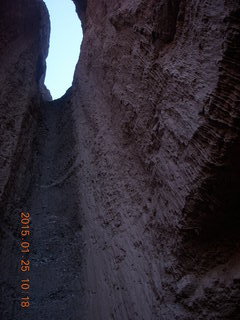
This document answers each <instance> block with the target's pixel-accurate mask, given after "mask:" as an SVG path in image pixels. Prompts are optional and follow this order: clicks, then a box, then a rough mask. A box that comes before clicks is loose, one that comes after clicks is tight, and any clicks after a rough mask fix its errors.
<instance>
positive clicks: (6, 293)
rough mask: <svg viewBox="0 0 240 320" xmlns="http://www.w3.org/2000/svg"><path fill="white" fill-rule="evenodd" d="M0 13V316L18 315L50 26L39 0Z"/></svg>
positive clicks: (9, 4)
mask: <svg viewBox="0 0 240 320" xmlns="http://www.w3.org/2000/svg"><path fill="white" fill-rule="evenodd" d="M0 16H1V18H0V21H1V22H0V61H1V64H0V87H1V89H0V122H1V125H0V145H1V148H0V208H1V218H0V219H1V237H0V246H1V248H0V250H1V251H0V252H1V254H0V256H1V267H0V272H1V280H0V283H1V299H0V318H1V319H14V318H15V316H16V317H17V315H15V314H14V311H13V309H14V306H16V305H18V304H17V303H16V301H18V299H19V290H18V289H19V286H20V284H19V283H20V279H19V278H18V270H19V263H20V262H19V261H20V260H19V259H20V257H18V256H17V255H16V254H17V252H20V249H19V242H18V241H19V211H20V210H22V209H23V208H24V207H25V204H26V197H27V194H28V192H29V188H30V185H31V179H32V155H33V142H34V137H35V134H36V129H37V122H38V118H39V110H40V101H41V95H42V93H41V92H44V90H45V89H44V85H43V81H44V74H45V58H46V56H47V52H48V39H49V30H50V27H49V26H50V25H49V19H48V12H47V9H46V7H45V5H44V4H43V2H42V1H39V0H16V1H1V3H0ZM19 319H20V315H19Z"/></svg>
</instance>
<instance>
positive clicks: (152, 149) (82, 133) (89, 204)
mask: <svg viewBox="0 0 240 320" xmlns="http://www.w3.org/2000/svg"><path fill="white" fill-rule="evenodd" d="M18 2H19V5H20V4H21V3H22V2H21V1H18ZM74 2H75V4H76V10H77V12H78V14H79V17H80V18H81V19H82V24H83V29H84V39H83V44H82V48H81V56H80V60H79V62H78V65H77V68H76V72H75V76H74V81H73V86H72V89H71V90H70V91H69V92H68V93H67V94H66V95H65V96H64V97H63V98H62V99H59V100H57V101H54V102H52V103H46V102H43V101H42V100H41V98H40V92H42V90H43V89H41V88H42V75H43V73H44V63H45V62H44V58H45V56H46V51H47V49H46V48H47V42H48V36H49V35H48V33H47V29H48V27H47V26H48V22H47V18H46V16H45V13H44V9H43V7H42V2H41V1H31V2H27V3H28V4H29V6H30V7H31V8H32V10H33V11H29V10H30V9H29V8H27V7H24V6H21V5H20V7H19V10H18V15H17V16H16V17H15V11H14V13H11V7H12V5H10V4H9V5H6V7H5V11H4V17H5V16H6V17H7V15H9V16H10V17H11V19H12V20H13V21H18V20H19V22H18V23H19V26H22V25H23V27H21V28H20V27H19V28H17V29H16V30H17V31H16V30H15V31H14V32H15V33H14V32H12V31H11V28H10V26H12V25H14V23H11V24H9V25H8V23H9V21H11V20H9V19H8V18H4V19H5V20H4V19H3V20H2V21H3V23H2V24H1V27H0V29H1V30H2V31H3V32H2V31H1V35H0V36H1V37H2V34H3V35H4V37H5V38H4V39H6V40H5V41H7V43H12V49H11V50H10V51H9V52H11V54H12V56H11V57H12V58H11V59H12V60H11V59H10V60H8V59H9V54H8V51H7V48H8V47H7V46H6V45H5V46H4V47H3V48H2V49H1V50H0V53H1V54H2V55H3V57H4V59H5V60H3V61H6V62H4V63H2V66H1V72H0V76H1V79H2V78H3V79H5V78H4V77H8V79H9V80H8V81H7V82H6V81H4V85H3V88H4V90H5V89H6V95H5V96H3V97H1V101H0V103H1V104H2V105H3V107H2V108H1V112H2V113H3V117H5V118H3V119H5V121H6V123H7V121H8V120H9V119H11V117H12V115H14V114H15V113H14V112H16V110H17V111H19V110H23V111H22V114H28V112H27V111H26V110H32V109H33V110H34V111H32V113H30V115H32V114H34V115H35V114H36V116H34V117H33V116H31V117H30V116H29V117H28V118H24V117H21V118H20V120H21V124H22V125H23V127H24V128H25V126H26V128H27V129H25V131H22V130H20V129H19V130H16V129H14V134H12V133H11V132H12V131H11V130H12V129H11V128H12V127H11V126H10V127H5V129H4V134H2V136H1V138H2V139H3V142H4V143H6V144H7V143H9V138H8V135H7V134H9V136H11V139H12V140H11V141H13V143H15V144H16V143H17V141H18V146H17V147H16V146H15V145H14V144H12V145H11V148H12V149H11V150H12V151H11V153H9V154H8V159H9V160H8V161H9V162H6V163H5V166H6V168H8V171H6V170H5V171H3V173H1V179H3V180H1V188H3V190H5V191H4V192H3V195H4V196H3V211H4V217H5V218H4V219H5V220H4V222H2V225H3V227H4V228H3V229H4V232H5V233H4V238H3V239H2V252H1V254H2V256H5V255H6V252H7V250H9V246H10V247H11V246H12V247H14V241H13V240H11V241H12V242H11V241H10V240H9V239H10V234H13V235H14V236H15V237H16V238H17V228H18V227H17V222H16V218H12V217H13V213H14V212H15V213H16V212H17V211H18V210H20V208H23V209H25V210H29V211H30V212H31V214H32V224H33V228H34V229H33V231H34V232H33V236H32V242H33V244H34V250H33V252H32V256H31V259H32V264H33V266H34V267H35V269H34V268H33V270H32V271H31V272H32V273H31V277H32V278H31V279H32V293H31V295H32V302H33V304H32V308H31V310H30V311H29V315H30V318H31V319H35V318H37V316H38V314H39V310H41V312H42V314H41V317H42V318H39V319H55V318H56V319H58V320H59V319H60V320H61V319H66V316H67V317H68V319H74V320H75V319H86V320H102V319H104V320H105V319H117V320H120V319H121V320H122V319H131V320H135V319H138V320H139V319H142V320H148V319H149V320H150V319H164V320H171V319H181V320H182V319H203V318H206V319H236V320H237V319H239V311H240V310H239V302H240V301H239V300H240V265H239V246H240V239H239V234H240V233H239V229H240V219H239V200H238V198H239V194H240V185H239V178H240V170H239V154H240V153H239V151H240V145H239V141H240V140H239V129H240V121H239V120H240V114H239V112H240V111H239V110H240V109H239V101H240V99H239V98H240V97H239V91H240V82H239V74H240V72H239V71H240V70H239V69H240V66H239V56H240V52H239V51H240V44H239V30H240V28H239V18H240V8H239V4H238V1H223V0H220V1H201V2H199V1H195V0H192V1H184V0H182V1H180V0H179V1H170V0H162V1H158V2H156V1H154V0H150V1H149V0H148V1H146V0H141V1H137V0H133V1H129V0H128V1H127V0H124V1H120V2H119V1H113V0H111V1H103V0H100V1H99V0H98V1H97V0H88V1H80V0H75V1H74ZM30 3H31V4H30ZM1 6H2V5H1ZM7 6H8V7H9V8H8V7H7ZM20 12H22V14H20ZM30 12H32V13H31V14H30ZM35 15H36V16H35ZM33 17H34V20H33V21H34V22H32V21H31V19H33ZM36 17H39V19H37V18H36ZM39 21H43V23H40V22H39ZM28 22H29V23H33V24H34V27H33V28H31V31H30V30H29V28H27V29H25V28H24V25H25V24H26V23H28ZM42 28H43V29H42ZM6 30H8V31H6ZM41 30H45V31H43V32H40V31H41ZM10 31H11V32H10ZM40 35H42V37H40ZM14 39H15V40H14ZM16 39H19V43H18V42H16V41H17V40H16ZM29 39H30V40H29ZM2 43H3V42H2ZM21 48H22V49H21ZM20 49H21V50H23V52H25V54H22V55H20V53H19V52H20V51H19V50H20ZM24 50H25V51H24ZM21 52H22V51H21ZM26 52H27V53H26ZM30 58H31V59H32V60H31V59H30ZM13 59H16V60H13ZM25 59H27V63H26V65H25V64H24V63H25ZM13 61H17V64H16V63H15V64H14V63H13ZM7 63H9V64H7ZM18 65H20V66H21V67H22V68H23V69H21V68H20V67H19V66H18ZM10 66H11V68H16V69H14V71H12V72H10V71H9V70H11V68H10ZM22 70H25V72H28V74H30V75H29V76H27V77H23V76H22V75H23V73H22V72H23V71H22ZM18 78H20V80H19V79H18ZM22 78H23V79H22ZM29 83H31V84H32V86H30V85H29ZM13 91H14V93H13ZM15 91H16V92H15ZM18 92H20V93H19V94H21V97H22V96H23V97H24V98H22V99H19V96H18V95H17V93H18ZM10 97H11V99H15V100H14V102H13V103H12V104H11V106H12V109H11V108H10V107H8V105H9V99H10ZM32 99H33V100H32ZM32 101H34V102H33V103H32ZM40 105H41V108H40V107H39V106H40ZM30 106H32V107H31V108H32V109H31V108H30ZM6 110H7V112H6ZM9 110H10V111H11V110H12V111H11V112H9ZM24 125H25V126H24ZM14 128H15V127H14ZM19 128H20V127H19ZM29 128H31V129H29ZM26 130H28V131H27V132H26ZM29 130H30V131H29ZM20 137H21V139H20ZM26 137H31V139H32V140H33V139H34V142H35V143H34V147H33V146H32V143H31V141H32V140H31V139H30V140H29V139H27V138H26ZM19 141H20V142H19ZM26 141H30V142H28V143H27V142H26ZM9 148H10V147H8V149H6V148H5V149H4V148H3V150H10V149H9ZM19 148H20V149H19ZM21 148H22V149H21ZM24 148H25V149H24ZM23 149H24V150H27V151H28V152H27V153H23V152H20V151H19V150H23ZM9 152H10V151H9ZM14 152H15V153H16V152H17V154H19V152H20V153H21V154H27V158H26V156H25V157H23V156H22V157H19V158H17V159H18V160H17V166H16V165H15V166H14V165H10V164H11V163H14V160H15V157H13V155H14ZM1 160H2V159H1ZM16 168H17V169H16ZM16 170H17V172H18V174H17V175H16ZM6 172H9V173H8V174H6ZM30 176H31V179H30V178H29V177H30ZM2 181H3V182H2ZM5 181H8V182H7V183H6V182H5ZM23 181H27V182H28V184H26V185H27V186H28V188H21V186H22V185H23ZM6 186H7V187H6ZM16 195H18V196H16ZM14 232H15V234H14ZM62 246H64V250H62V248H63V247H62ZM46 249H47V250H46ZM15 251H17V250H15ZM15 251H14V250H13V252H12V253H11V254H8V259H6V261H5V262H4V263H5V264H4V266H2V267H1V268H2V269H3V270H5V269H6V268H8V267H9V266H11V268H12V270H13V271H12V274H14V272H15V273H16V271H14V270H16V264H17V262H16V261H17V252H15ZM14 268H15V269H14ZM3 275H4V278H3V279H5V280H4V283H3V286H4V288H5V289H4V290H5V292H10V293H11V294H13V292H15V291H14V288H15V287H17V286H18V284H17V283H16V280H15V279H13V277H10V274H9V271H8V272H7V271H5V272H3ZM39 279H41V281H40V280H39ZM51 279H52V281H50V280H51ZM49 283H50V284H49ZM10 293H9V296H11V294H10ZM15 295H16V297H17V293H15ZM13 301H14V299H13ZM2 306H3V307H2V312H5V318H4V319H7V320H8V319H9V320H10V319H11V320H12V319H19V312H22V310H19V309H18V307H17V306H15V305H14V303H13V304H12V305H11V304H9V305H8V306H6V305H5V303H2ZM68 306H70V308H68ZM12 310H14V311H12ZM11 312H12V313H11ZM21 315H22V313H21Z"/></svg>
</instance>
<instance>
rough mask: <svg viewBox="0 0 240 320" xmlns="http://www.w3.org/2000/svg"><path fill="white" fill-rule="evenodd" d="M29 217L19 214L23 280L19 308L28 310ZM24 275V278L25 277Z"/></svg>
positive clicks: (28, 214) (25, 214)
mask: <svg viewBox="0 0 240 320" xmlns="http://www.w3.org/2000/svg"><path fill="white" fill-rule="evenodd" d="M30 221H31V215H30V213H29V212H26V213H25V212H21V233H20V235H21V245H20V246H21V254H22V256H21V261H20V270H21V274H22V278H23V275H24V278H25V279H22V280H21V292H22V297H21V307H22V308H29V307H30V298H29V290H30V280H29V276H28V275H29V272H30V270H31V265H30V260H29V254H30V235H31V227H30ZM25 275H26V276H25Z"/></svg>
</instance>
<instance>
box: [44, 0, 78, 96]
mask: <svg viewBox="0 0 240 320" xmlns="http://www.w3.org/2000/svg"><path fill="white" fill-rule="evenodd" d="M44 2H45V3H46V5H47V8H48V11H49V14H50V21H51V35H50V47H49V54H48V58H47V71H46V79H45V85H46V86H47V88H48V89H49V90H50V92H51V95H52V97H53V99H58V98H60V97H61V96H63V95H64V93H65V92H66V91H67V89H68V88H69V87H70V86H71V85H72V80H73V74H74V70H75V66H76V63H77V61H78V57H79V53H80V45H81V41H82V28H81V22H80V20H79V18H78V16H77V13H76V10H75V5H74V3H73V2H72V0H44Z"/></svg>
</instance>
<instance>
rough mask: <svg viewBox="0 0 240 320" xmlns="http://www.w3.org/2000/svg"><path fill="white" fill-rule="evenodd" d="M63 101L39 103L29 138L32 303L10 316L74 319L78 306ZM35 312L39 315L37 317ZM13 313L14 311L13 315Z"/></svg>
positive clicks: (69, 137)
mask: <svg viewBox="0 0 240 320" xmlns="http://www.w3.org/2000/svg"><path fill="white" fill-rule="evenodd" d="M66 105H67V104H65V105H64V104H63V103H62V100H60V99H59V100H57V101H53V102H49V103H45V104H43V106H42V108H41V120H40V123H39V127H38V132H37V137H36V141H35V143H34V148H35V150H34V165H33V174H32V177H33V179H32V185H31V187H30V189H31V194H30V197H29V200H28V201H27V204H26V207H28V208H29V212H30V213H31V217H32V219H31V228H32V236H31V251H30V256H29V259H30V261H31V272H30V275H29V278H30V282H31V291H30V296H31V308H29V310H27V313H26V310H21V311H20V312H21V314H22V318H19V311H17V312H16V315H15V318H14V319H16V318H19V319H25V318H24V314H25V317H26V316H27V317H28V319H49V320H50V319H51V320H52V319H69V320H70V319H72V320H74V319H78V318H79V316H80V305H81V286H80V276H81V273H80V264H81V257H80V252H81V250H80V248H81V240H80V232H79V231H80V229H81V225H80V222H79V221H78V220H77V215H76V214H77V207H76V201H75V198H76V196H77V194H76V187H75V185H74V177H73V176H71V177H70V176H69V175H66V173H67V172H68V171H69V170H70V169H71V165H72V160H73V158H74V155H73V150H74V137H73V130H72V123H71V118H70V115H71V110H70V108H69V107H68V105H67V107H64V106H66ZM39 313H40V314H41V316H39ZM17 315H18V316H17Z"/></svg>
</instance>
